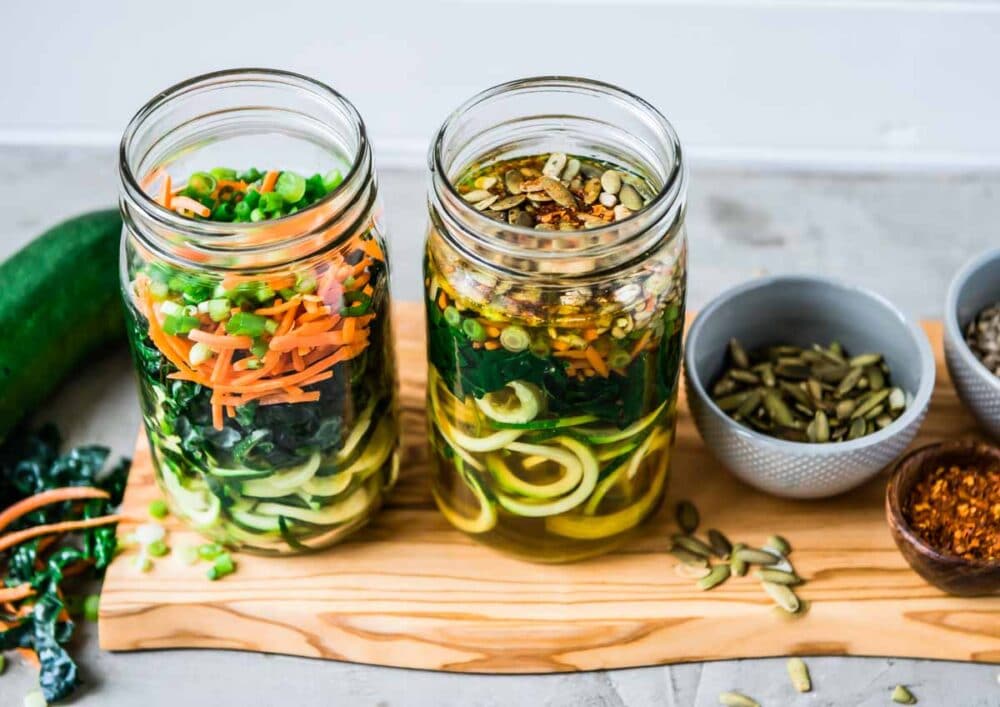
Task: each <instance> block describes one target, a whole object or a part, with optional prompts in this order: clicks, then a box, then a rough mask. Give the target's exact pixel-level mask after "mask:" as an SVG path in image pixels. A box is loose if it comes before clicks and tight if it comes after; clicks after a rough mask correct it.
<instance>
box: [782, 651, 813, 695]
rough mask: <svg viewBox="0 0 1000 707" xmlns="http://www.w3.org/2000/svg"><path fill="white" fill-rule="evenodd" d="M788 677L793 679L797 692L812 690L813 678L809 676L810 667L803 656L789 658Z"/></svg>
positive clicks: (793, 685) (787, 665)
mask: <svg viewBox="0 0 1000 707" xmlns="http://www.w3.org/2000/svg"><path fill="white" fill-rule="evenodd" d="M786 667H787V668H788V677H789V678H791V680H792V687H794V688H795V691H796V692H810V691H811V690H812V680H811V679H810V677H809V667H808V666H807V665H806V662H805V661H804V660H802V659H801V658H789V659H788V663H787V664H786Z"/></svg>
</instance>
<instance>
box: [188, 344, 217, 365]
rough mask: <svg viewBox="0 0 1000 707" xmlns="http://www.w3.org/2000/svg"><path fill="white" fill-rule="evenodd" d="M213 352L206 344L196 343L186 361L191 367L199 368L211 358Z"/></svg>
mask: <svg viewBox="0 0 1000 707" xmlns="http://www.w3.org/2000/svg"><path fill="white" fill-rule="evenodd" d="M212 354H213V351H212V349H210V348H209V347H208V344H206V343H204V342H201V341H197V342H195V344H194V346H192V347H191V351H190V353H188V361H189V362H190V363H191V365H192V366H200V365H201V364H203V363H205V361H207V360H208V359H210V358H212Z"/></svg>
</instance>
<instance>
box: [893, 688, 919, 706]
mask: <svg viewBox="0 0 1000 707" xmlns="http://www.w3.org/2000/svg"><path fill="white" fill-rule="evenodd" d="M892 701H893V702H895V703H896V704H898V705H915V704H917V698H916V697H915V696H914V694H913V693H912V692H910V691H909V690H907V689H906V686H905V685H896V687H894V688H892Z"/></svg>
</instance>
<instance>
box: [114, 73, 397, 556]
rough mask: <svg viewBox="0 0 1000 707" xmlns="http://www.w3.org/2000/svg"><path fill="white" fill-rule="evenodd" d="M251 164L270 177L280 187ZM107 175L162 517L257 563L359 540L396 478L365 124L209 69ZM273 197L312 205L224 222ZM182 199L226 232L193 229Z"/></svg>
mask: <svg viewBox="0 0 1000 707" xmlns="http://www.w3.org/2000/svg"><path fill="white" fill-rule="evenodd" d="M253 165H260V166H262V167H264V168H265V169H266V170H282V171H281V172H280V175H281V176H280V177H278V180H277V182H274V183H275V184H276V185H277V186H274V187H273V188H270V189H269V187H268V182H269V180H270V177H269V176H263V177H262V176H261V175H263V174H264V173H263V172H260V171H258V170H256V168H255V167H253V168H252V169H248V168H251V167H252V166H253ZM119 168H120V175H121V195H120V204H121V211H122V216H123V218H124V224H125V225H124V231H123V236H122V259H121V281H122V294H123V297H124V301H125V307H126V314H127V322H128V331H129V340H130V344H131V348H132V354H133V359H134V362H135V367H136V370H137V372H138V377H139V389H140V397H141V404H142V414H143V420H144V423H145V428H146V432H147V434H148V437H149V444H150V448H151V450H152V458H153V462H154V467H155V472H156V479H157V481H158V483H159V485H160V488H161V489H162V491H163V493H164V494H165V496H166V498H167V501H168V503H169V505H170V507H171V510H172V511H173V512H174V513H175V514H176V515H177V516H179V517H181V518H183V519H184V520H186V521H187V522H188V523H189V524H190V525H191V526H192V527H194V528H195V529H196V530H198V531H199V532H201V533H202V534H203V535H205V536H206V537H208V538H210V539H212V540H214V541H216V542H219V543H222V544H225V545H226V546H229V547H233V548H236V549H241V550H247V551H252V552H259V553H265V554H285V553H297V552H304V551H309V550H316V549H319V548H322V547H326V546H328V545H330V544H332V543H334V542H336V541H338V540H340V539H342V538H344V537H345V536H346V535H348V534H350V533H351V532H353V531H355V530H357V529H358V528H359V527H360V526H362V525H364V524H365V522H366V521H367V520H368V519H369V518H371V516H372V515H373V514H374V513H375V511H376V510H377V509H378V507H379V505H380V504H381V502H382V499H383V496H384V495H385V493H386V492H387V491H388V490H389V488H390V487H391V486H392V484H393V483H394V482H395V479H396V474H397V470H398V466H399V458H398V439H399V431H398V422H397V409H396V374H395V361H394V354H393V341H392V331H391V327H390V321H389V282H388V280H389V271H388V263H387V260H386V243H385V239H384V236H383V229H382V226H381V223H380V218H381V215H380V211H381V207H380V203H379V198H378V188H377V185H376V177H375V170H374V167H373V164H372V153H371V147H370V145H369V142H368V138H367V136H366V134H365V127H364V124H363V123H362V120H361V117H360V116H359V115H358V113H357V111H356V110H355V109H354V107H353V106H352V105H351V104H350V103H349V102H348V101H347V100H346V99H345V98H344V97H343V96H341V95H340V94H338V93H337V92H336V91H334V90H332V89H331V88H329V87H328V86H325V85H323V84H321V83H319V82H317V81H314V80H312V79H308V78H306V77H303V76H298V75H295V74H289V73H284V72H277V71H269V70H261V69H248V70H233V71H223V72H218V73H214V74H208V75H205V76H200V77H197V78H194V79H191V80H189V81H186V82H184V83H181V84H178V85H176V86H174V87H172V88H170V89H168V90H167V91H165V92H163V93H161V94H159V95H158V96H156V97H155V98H154V99H153V100H152V101H150V102H149V103H148V104H146V105H145V106H144V107H143V108H142V109H141V110H140V111H139V112H138V113H137V114H136V116H135V117H134V118H133V119H132V122H131V123H130V124H129V125H128V127H127V129H126V130H125V134H124V137H123V138H122V143H121V154H120V165H119ZM232 168H236V170H244V169H247V171H246V172H245V173H243V174H241V175H240V176H234V172H235V170H234V169H232ZM293 169H294V170H297V171H296V172H295V173H292V176H291V177H290V178H289V179H288V180H287V182H286V184H285V185H284V191H281V189H282V181H281V179H282V177H284V175H285V174H286V171H287V172H290V171H291V170H293ZM338 170H340V171H342V175H343V176H341V172H338ZM313 172H317V175H316V176H314V177H311V178H310V179H309V180H308V181H306V182H303V181H301V180H302V178H301V177H299V176H298V175H300V174H312V173H313ZM319 173H326V175H327V176H326V177H322V176H320V174H319ZM248 183H249V185H248ZM303 189H305V191H303ZM258 190H259V191H258ZM289 190H291V192H296V193H294V194H293V195H290V194H289ZM310 190H312V191H311V192H310ZM268 191H271V192H273V193H277V194H281V193H283V194H284V196H285V200H287V201H288V203H291V202H292V201H295V200H296V199H299V201H298V203H301V204H306V203H307V201H309V199H308V198H307V197H308V196H309V194H312V201H311V203H309V204H308V205H306V206H305V207H304V208H302V209H301V210H299V209H298V208H297V207H288V208H284V209H283V210H279V211H277V212H276V213H273V214H271V216H270V217H269V216H267V215H263V216H261V214H257V215H255V216H254V217H253V220H248V219H245V218H244V219H242V220H238V221H233V220H232V218H234V217H233V212H234V211H235V212H236V213H239V211H240V209H241V208H243V209H244V210H246V208H247V207H249V204H250V203H251V201H253V202H254V203H259V204H260V205H261V208H263V204H264V203H265V201H267V203H272V202H271V201H269V198H270V197H272V196H273V194H269V193H268ZM252 192H254V193H256V196H255V197H253V198H252V197H251V193H252ZM185 195H187V196H185ZM181 197H185V198H186V199H187V200H186V201H185V199H182V198H181ZM191 198H194V199H195V201H198V199H199V198H200V199H202V200H204V201H205V203H208V204H213V203H217V204H218V208H219V209H221V211H222V213H224V214H228V217H229V219H230V220H216V219H215V211H214V210H213V211H212V214H211V216H212V217H211V218H208V216H209V214H208V211H209V209H208V208H205V209H204V215H205V216H206V218H195V217H194V216H193V213H195V212H194V211H191V210H192V209H198V210H201V206H200V204H199V203H194V202H192V201H191ZM274 199H275V200H276V201H277V203H279V204H280V203H281V202H282V201H283V200H282V199H277V197H274ZM224 201H228V203H229V206H227V207H222V203H223V202H224ZM242 201H246V205H245V206H244V207H240V202H242ZM168 206H169V207H170V208H167V207H168Z"/></svg>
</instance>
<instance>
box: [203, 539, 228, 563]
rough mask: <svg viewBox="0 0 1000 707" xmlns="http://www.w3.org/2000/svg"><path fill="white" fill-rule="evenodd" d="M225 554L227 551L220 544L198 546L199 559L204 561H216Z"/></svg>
mask: <svg viewBox="0 0 1000 707" xmlns="http://www.w3.org/2000/svg"><path fill="white" fill-rule="evenodd" d="M223 552H225V549H224V548H223V547H222V545H219V544H218V543H205V544H204V545H199V546H198V557H200V558H201V559H203V560H214V559H215V558H216V557H218V556H219V555H221V554H222V553H223Z"/></svg>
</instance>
